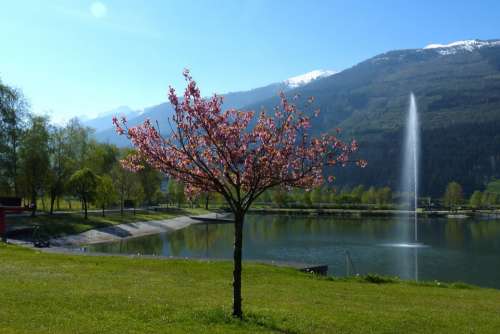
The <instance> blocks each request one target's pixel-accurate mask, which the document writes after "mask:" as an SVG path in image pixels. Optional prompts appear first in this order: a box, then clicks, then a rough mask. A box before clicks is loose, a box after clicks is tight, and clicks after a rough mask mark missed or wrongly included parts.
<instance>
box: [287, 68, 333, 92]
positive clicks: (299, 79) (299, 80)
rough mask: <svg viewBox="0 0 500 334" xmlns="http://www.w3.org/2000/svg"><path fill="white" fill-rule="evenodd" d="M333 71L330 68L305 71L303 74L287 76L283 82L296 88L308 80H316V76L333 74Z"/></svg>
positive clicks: (322, 76)
mask: <svg viewBox="0 0 500 334" xmlns="http://www.w3.org/2000/svg"><path fill="white" fill-rule="evenodd" d="M335 73H337V72H336V71H331V70H314V71H311V72H307V73H305V74H301V75H297V76H295V77H291V78H288V79H287V80H285V81H284V83H285V84H286V85H288V86H289V87H290V88H297V87H300V86H303V85H305V84H308V83H309V82H311V81H313V80H316V79H318V78H325V77H328V76H330V75H334V74H335Z"/></svg>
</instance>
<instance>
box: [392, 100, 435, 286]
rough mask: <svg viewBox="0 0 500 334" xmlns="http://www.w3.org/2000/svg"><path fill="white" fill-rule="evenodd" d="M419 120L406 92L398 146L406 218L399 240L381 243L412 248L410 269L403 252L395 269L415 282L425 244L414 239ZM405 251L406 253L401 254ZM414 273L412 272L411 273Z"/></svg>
mask: <svg viewBox="0 0 500 334" xmlns="http://www.w3.org/2000/svg"><path fill="white" fill-rule="evenodd" d="M419 128H420V127H419V121H418V112H417V103H416V101H415V95H413V93H411V94H410V105H409V107H408V116H407V119H406V129H405V140H404V146H403V148H402V152H403V154H402V161H403V164H402V171H401V192H402V194H403V196H402V198H403V203H401V204H402V206H403V207H405V208H407V209H408V213H409V214H408V217H409V219H408V220H407V219H406V218H405V219H404V220H403V221H401V225H400V234H399V236H398V237H400V238H401V241H403V242H399V243H391V244H384V246H389V247H399V248H409V249H413V261H414V268H413V269H410V267H409V264H410V263H409V259H408V258H407V257H406V256H407V255H409V254H408V253H407V252H403V251H401V252H399V254H400V256H401V257H400V258H399V265H398V267H399V269H400V270H401V274H403V276H406V277H411V276H414V278H415V280H417V281H418V249H419V248H422V247H426V245H424V244H421V243H419V242H418V216H417V208H418V176H419V175H418V167H419V147H420V136H419ZM409 223H410V224H411V223H413V233H412V231H411V229H410V226H411V225H410V224H409ZM405 254H406V255H405ZM412 271H413V272H414V273H413V275H412V274H411V272H412Z"/></svg>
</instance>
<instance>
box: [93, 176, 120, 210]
mask: <svg viewBox="0 0 500 334" xmlns="http://www.w3.org/2000/svg"><path fill="white" fill-rule="evenodd" d="M117 199H118V193H117V191H116V189H115V186H114V184H113V180H112V179H111V177H110V176H109V175H103V176H101V177H100V179H99V183H98V184H97V188H96V195H95V202H96V205H97V206H98V207H100V208H101V209H102V216H103V217H104V215H105V211H106V208H108V207H109V206H110V205H112V204H113V203H115V202H116V201H117Z"/></svg>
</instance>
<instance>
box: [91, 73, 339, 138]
mask: <svg viewBox="0 0 500 334" xmlns="http://www.w3.org/2000/svg"><path fill="white" fill-rule="evenodd" d="M335 73H337V72H335V71H332V70H314V71H311V72H308V73H305V74H302V75H298V76H295V77H292V78H289V79H287V80H284V81H281V82H275V83H272V84H269V85H267V86H263V87H258V88H254V89H251V90H247V91H241V92H229V93H225V94H222V95H223V96H224V105H223V108H225V109H227V108H244V107H246V106H248V105H251V104H254V103H257V102H259V101H263V100H266V99H268V98H272V97H276V96H278V94H279V92H280V91H283V92H287V91H289V90H292V89H296V88H299V87H302V86H304V85H307V84H308V83H310V82H312V81H316V80H318V79H321V78H326V77H328V76H331V75H333V74H335ZM172 112H173V111H172V108H171V106H170V103H168V102H164V103H161V104H158V105H155V106H152V107H149V108H145V109H143V110H137V111H135V110H131V109H130V108H128V107H120V108H117V109H115V110H113V111H111V112H106V113H103V114H101V115H100V117H97V118H95V119H90V120H86V121H85V122H84V124H85V125H87V126H90V127H93V128H94V129H95V130H96V138H97V139H98V140H100V141H105V142H110V143H114V144H117V145H126V143H127V141H126V139H125V138H124V137H119V136H117V135H116V133H115V131H114V128H112V126H111V119H112V117H113V116H126V117H127V119H128V122H129V124H130V125H137V124H140V123H142V122H144V120H146V119H150V120H153V121H158V122H159V124H164V122H163V121H164V120H166V119H167V118H168V117H170V116H171V115H172Z"/></svg>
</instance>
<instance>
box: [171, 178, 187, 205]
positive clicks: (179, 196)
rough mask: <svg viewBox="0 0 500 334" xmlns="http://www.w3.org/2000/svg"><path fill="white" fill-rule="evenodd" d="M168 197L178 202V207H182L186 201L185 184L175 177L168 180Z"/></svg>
mask: <svg viewBox="0 0 500 334" xmlns="http://www.w3.org/2000/svg"><path fill="white" fill-rule="evenodd" d="M167 191H168V197H169V199H170V201H171V202H172V203H176V204H177V207H181V205H182V204H184V203H185V202H186V195H185V194H184V184H183V183H182V182H178V181H176V180H174V179H173V178H170V179H169V180H168V190H167Z"/></svg>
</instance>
